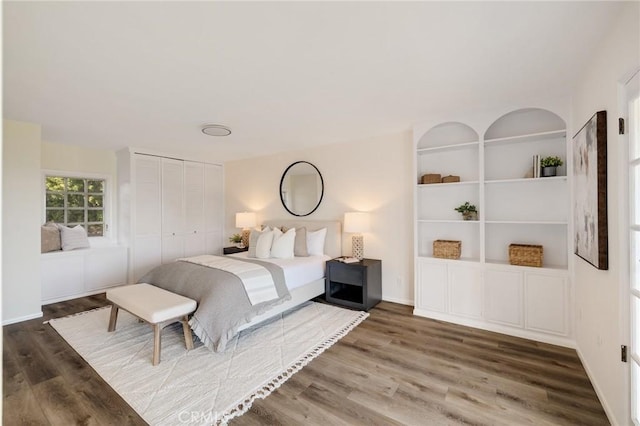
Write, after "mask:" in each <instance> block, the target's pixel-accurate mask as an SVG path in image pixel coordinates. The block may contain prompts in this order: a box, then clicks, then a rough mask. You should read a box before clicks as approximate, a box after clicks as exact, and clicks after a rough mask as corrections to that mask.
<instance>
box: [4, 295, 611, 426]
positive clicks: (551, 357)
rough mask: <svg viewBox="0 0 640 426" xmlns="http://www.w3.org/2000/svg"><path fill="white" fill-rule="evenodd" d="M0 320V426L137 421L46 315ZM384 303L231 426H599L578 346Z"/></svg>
mask: <svg viewBox="0 0 640 426" xmlns="http://www.w3.org/2000/svg"><path fill="white" fill-rule="evenodd" d="M105 304H106V300H105V298H104V295H99V296H91V297H85V298H81V299H76V300H72V301H68V302H61V303H56V304H52V305H47V306H45V307H44V308H43V309H44V319H37V320H31V321H25V322H22V323H19V324H13V325H9V326H5V327H3V339H4V342H3V343H4V344H3V424H4V425H23V424H24V425H26V424H33V425H48V424H50V425H74V424H82V425H85V424H86V425H94V424H95V425H103V424H104V425H108V424H113V425H138V424H145V422H144V421H143V420H142V419H141V418H140V417H139V416H138V415H137V414H136V413H135V411H133V410H132V409H131V408H130V407H129V406H128V405H127V403H126V402H124V400H122V398H121V397H120V396H119V395H118V394H117V393H115V392H114V391H113V390H112V389H111V388H110V387H109V386H108V385H107V384H106V383H104V381H103V380H102V379H101V378H100V377H99V376H98V375H97V374H96V373H95V372H94V371H93V369H92V368H91V367H90V366H89V365H88V364H87V363H86V362H85V361H84V360H83V359H82V358H81V357H80V356H79V355H78V354H76V353H75V351H74V350H73V349H71V347H70V346H68V345H67V343H66V342H65V341H64V340H63V339H62V338H61V337H60V336H59V335H58V334H57V333H56V332H55V331H54V330H53V328H52V327H50V326H49V325H47V324H43V321H44V320H47V319H50V318H57V317H61V316H65V315H69V314H73V313H76V312H81V311H85V310H88V309H93V308H96V307H100V306H103V305H105ZM411 309H412V308H411V307H408V306H403V305H397V304H393V303H388V302H382V303H381V304H379V305H378V306H377V307H376V308H374V309H372V310H371V312H370V313H371V316H370V317H369V318H368V319H367V320H366V321H364V322H363V323H362V324H360V325H359V326H358V327H357V328H356V329H355V330H353V331H352V332H351V333H350V334H349V335H347V336H346V337H344V338H343V339H342V340H340V341H339V342H338V343H337V344H335V345H334V346H332V347H331V348H329V349H328V350H327V351H325V352H324V353H323V354H322V355H320V356H319V357H318V358H317V359H315V360H314V361H312V362H311V363H310V364H309V365H307V366H306V367H304V368H303V369H302V371H300V372H299V373H297V374H295V375H294V376H293V377H292V378H291V379H289V380H288V381H287V382H286V383H285V384H284V385H282V386H281V387H280V388H279V389H278V390H277V391H275V392H274V393H272V394H271V395H270V396H268V397H267V398H266V399H264V400H257V401H255V402H254V404H253V407H252V408H251V410H250V411H249V412H248V413H246V414H245V415H243V416H241V417H238V418H236V419H234V420H233V421H232V422H231V424H233V425H264V424H269V425H272V424H273V425H275V424H287V425H299V424H306V425H310V424H323V425H327V424H330V425H339V424H385V425H392V424H408V425H440V424H443V425H444V424H446V425H450V424H451V425H457V424H469V425H485V424H486V425H516V424H517V425H527V424H530V425H552V424H553V425H569V424H575V425H608V424H609V422H608V421H607V418H606V416H605V414H604V411H603V409H602V406H601V405H600V403H599V401H598V398H597V397H596V394H595V392H594V390H593V387H592V386H591V383H590V382H589V379H588V378H587V375H586V373H585V371H584V368H583V367H582V365H581V363H580V361H579V359H578V357H577V355H576V353H575V351H573V350H571V349H566V348H561V347H557V346H552V345H547V344H542V343H537V342H532V341H529V340H524V339H519V338H515V337H509V336H505V335H502V334H497V333H490V332H486V331H482V330H476V329H473V328H468V327H462V326H458V325H453V324H449V323H445V322H440V321H433V320H429V319H425V318H419V317H414V316H413V315H411Z"/></svg>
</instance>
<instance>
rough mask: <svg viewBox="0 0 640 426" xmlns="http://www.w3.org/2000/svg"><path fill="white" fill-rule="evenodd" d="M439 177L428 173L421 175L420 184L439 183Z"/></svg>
mask: <svg viewBox="0 0 640 426" xmlns="http://www.w3.org/2000/svg"><path fill="white" fill-rule="evenodd" d="M440 182H441V177H440V175H439V174H433V173H428V174H426V175H422V178H421V179H420V183H423V184H425V183H440Z"/></svg>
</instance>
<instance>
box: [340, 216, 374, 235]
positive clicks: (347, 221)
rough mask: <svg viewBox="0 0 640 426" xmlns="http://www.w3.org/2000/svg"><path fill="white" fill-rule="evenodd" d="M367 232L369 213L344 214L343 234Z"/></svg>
mask: <svg viewBox="0 0 640 426" xmlns="http://www.w3.org/2000/svg"><path fill="white" fill-rule="evenodd" d="M368 230H369V213H365V212H347V213H345V214H344V232H354V233H360V232H367V231H368Z"/></svg>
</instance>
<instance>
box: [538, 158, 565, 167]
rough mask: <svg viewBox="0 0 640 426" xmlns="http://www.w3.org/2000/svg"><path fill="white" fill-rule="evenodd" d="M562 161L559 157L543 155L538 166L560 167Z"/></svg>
mask: <svg viewBox="0 0 640 426" xmlns="http://www.w3.org/2000/svg"><path fill="white" fill-rule="evenodd" d="M563 164H564V163H563V161H562V158H560V157H544V158H543V159H542V160H540V167H560V166H562V165H563Z"/></svg>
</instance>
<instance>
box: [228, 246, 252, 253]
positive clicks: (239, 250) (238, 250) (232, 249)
mask: <svg viewBox="0 0 640 426" xmlns="http://www.w3.org/2000/svg"><path fill="white" fill-rule="evenodd" d="M243 251H249V247H242V248H240V247H235V246H231V247H224V248H223V249H222V254H235V253H242V252H243Z"/></svg>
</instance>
